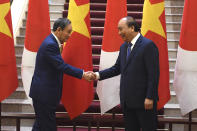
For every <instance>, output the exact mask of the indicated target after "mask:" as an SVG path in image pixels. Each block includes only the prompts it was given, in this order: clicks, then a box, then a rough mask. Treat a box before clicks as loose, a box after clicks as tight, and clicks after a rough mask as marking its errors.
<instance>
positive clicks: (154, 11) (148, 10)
mask: <svg viewBox="0 0 197 131" xmlns="http://www.w3.org/2000/svg"><path fill="white" fill-rule="evenodd" d="M163 11H164V2H160V3H157V4H151V3H150V1H149V0H145V3H144V9H143V19H142V30H141V33H142V35H146V33H147V32H148V31H152V32H154V33H156V34H159V35H161V36H162V37H164V38H166V34H165V31H164V29H163V26H162V24H161V21H160V20H159V17H160V16H161V14H162V13H163Z"/></svg>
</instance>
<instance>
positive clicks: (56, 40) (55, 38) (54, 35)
mask: <svg viewBox="0 0 197 131" xmlns="http://www.w3.org/2000/svg"><path fill="white" fill-rule="evenodd" d="M51 34H52V35H53V36H54V37H55V39H56V41H57V43H58V45H59V47H61V43H60V41H59V39H58V38H57V36H56V35H55V34H54V33H53V32H51Z"/></svg>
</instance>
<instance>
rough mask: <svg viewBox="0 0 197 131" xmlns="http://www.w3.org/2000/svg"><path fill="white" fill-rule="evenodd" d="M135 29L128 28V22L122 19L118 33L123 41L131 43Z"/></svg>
mask: <svg viewBox="0 0 197 131" xmlns="http://www.w3.org/2000/svg"><path fill="white" fill-rule="evenodd" d="M132 32H133V29H132V28H131V27H130V28H129V27H128V25H127V23H126V20H125V19H121V20H120V21H119V23H118V33H119V35H120V36H121V37H122V39H123V41H125V42H130V41H131V40H132V39H131V37H132Z"/></svg>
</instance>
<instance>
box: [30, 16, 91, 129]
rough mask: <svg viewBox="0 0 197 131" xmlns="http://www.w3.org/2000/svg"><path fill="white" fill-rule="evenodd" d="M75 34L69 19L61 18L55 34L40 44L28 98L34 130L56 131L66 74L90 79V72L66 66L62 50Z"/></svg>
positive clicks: (54, 30)
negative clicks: (30, 100)
mask: <svg viewBox="0 0 197 131" xmlns="http://www.w3.org/2000/svg"><path fill="white" fill-rule="evenodd" d="M71 32H72V26H71V22H70V20H68V19H66V18H59V19H58V20H56V21H55V23H54V25H53V32H52V33H51V34H50V35H49V36H48V37H46V39H45V40H44V41H43V43H42V44H41V46H40V48H39V50H38V52H37V57H36V65H35V71H34V75H33V78H32V83H31V87H30V94H29V96H30V97H31V98H32V101H33V106H34V110H35V114H36V120H35V123H34V126H33V129H32V130H33V131H56V117H55V111H56V107H57V105H58V104H59V102H60V99H61V95H62V83H63V73H65V74H68V75H70V76H73V77H76V78H78V79H82V78H85V79H86V80H89V78H90V77H91V73H87V72H84V73H83V70H81V69H78V68H75V67H73V66H71V65H69V64H66V63H64V61H63V59H62V57H61V53H60V47H61V44H62V43H64V42H65V41H66V40H67V39H68V38H69V37H70V34H71Z"/></svg>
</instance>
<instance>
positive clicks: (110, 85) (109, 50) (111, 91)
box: [97, 0, 127, 114]
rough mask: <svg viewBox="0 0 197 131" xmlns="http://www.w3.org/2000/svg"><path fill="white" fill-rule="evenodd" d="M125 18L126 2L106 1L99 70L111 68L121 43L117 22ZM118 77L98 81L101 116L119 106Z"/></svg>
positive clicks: (122, 0) (119, 0) (120, 0)
mask: <svg viewBox="0 0 197 131" xmlns="http://www.w3.org/2000/svg"><path fill="white" fill-rule="evenodd" d="M125 16H127V1H126V0H107V8H106V15H105V27H104V34H103V42H102V49H101V58H100V67H99V70H104V69H106V68H109V67H111V66H113V65H114V64H115V62H116V60H117V58H118V54H119V50H120V46H121V45H122V43H123V40H122V38H121V37H120V36H119V34H118V22H119V20H120V19H121V18H123V17H125ZM119 93H120V76H116V77H113V78H109V79H107V80H102V81H98V84H97V94H98V96H99V99H100V106H101V114H103V113H105V112H107V111H108V110H110V109H112V108H113V107H115V106H117V105H118V104H120V95H119Z"/></svg>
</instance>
